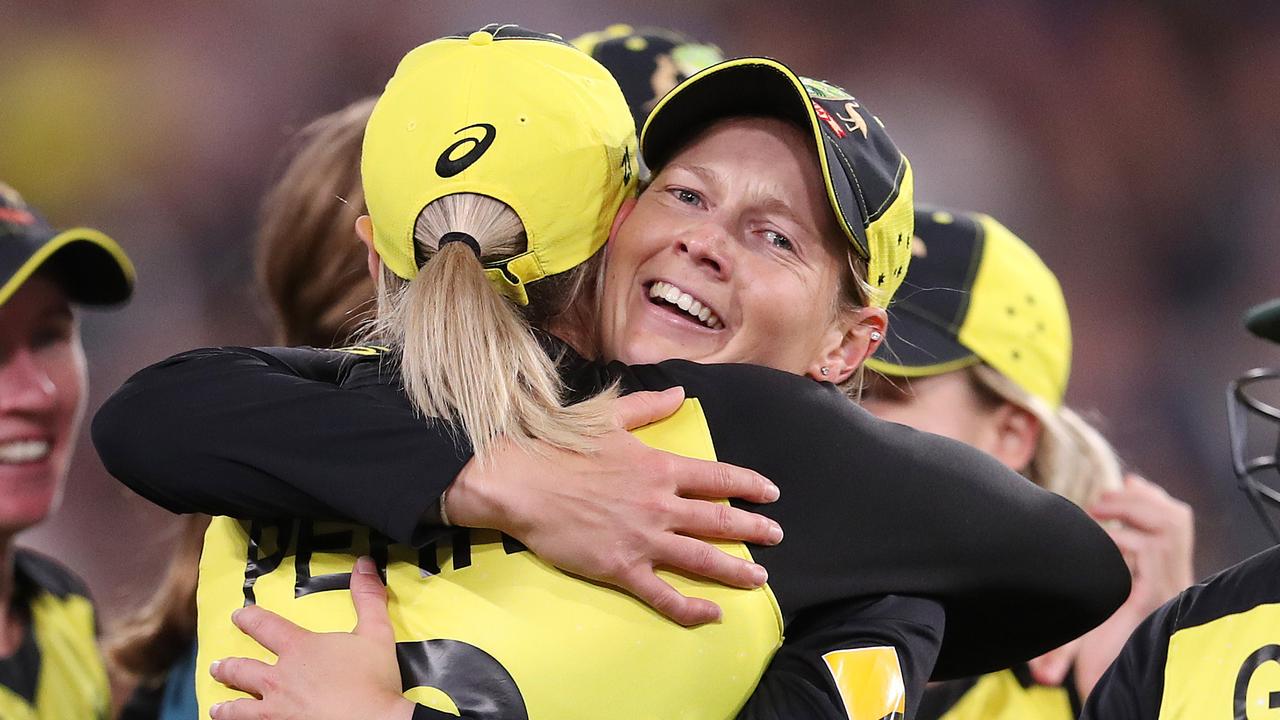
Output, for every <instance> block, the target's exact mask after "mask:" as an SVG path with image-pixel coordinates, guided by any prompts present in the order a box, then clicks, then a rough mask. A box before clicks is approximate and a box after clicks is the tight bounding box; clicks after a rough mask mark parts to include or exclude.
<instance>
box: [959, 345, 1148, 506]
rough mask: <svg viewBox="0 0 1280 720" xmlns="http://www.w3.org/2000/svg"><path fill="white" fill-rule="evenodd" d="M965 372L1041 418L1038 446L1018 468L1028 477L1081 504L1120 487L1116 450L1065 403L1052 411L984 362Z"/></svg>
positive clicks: (984, 386) (1120, 474)
mask: <svg viewBox="0 0 1280 720" xmlns="http://www.w3.org/2000/svg"><path fill="white" fill-rule="evenodd" d="M969 372H971V373H972V374H973V378H974V380H975V381H976V382H977V383H978V385H979V387H982V388H984V389H986V390H987V391H989V392H991V393H992V394H994V395H996V396H997V397H1000V398H1002V399H1004V400H1007V401H1009V402H1011V403H1013V404H1015V405H1018V406H1019V407H1022V408H1026V410H1027V411H1028V412H1030V413H1031V414H1032V415H1034V416H1035V417H1036V419H1038V420H1039V421H1040V424H1041V426H1042V427H1043V430H1042V432H1041V435H1040V444H1039V446H1038V447H1037V448H1036V454H1035V456H1034V457H1033V458H1032V459H1031V464H1030V465H1029V466H1028V467H1027V468H1026V470H1025V471H1024V472H1023V474H1024V475H1025V476H1026V477H1027V478H1028V479H1029V480H1031V481H1032V482H1034V483H1035V484H1037V485H1039V486H1040V487H1042V488H1044V489H1045V490H1048V491H1050V492H1053V493H1056V494H1058V495H1061V496H1062V497H1065V498H1066V499H1068V500H1070V501H1071V502H1073V503H1075V504H1076V505H1079V506H1081V507H1087V506H1088V505H1090V504H1092V503H1093V502H1094V501H1095V500H1097V498H1098V495H1099V494H1100V493H1102V492H1103V491H1104V490H1117V489H1119V488H1120V487H1121V486H1122V485H1123V472H1122V470H1121V467H1120V459H1119V457H1118V456H1117V455H1116V451H1115V449H1114V448H1113V447H1112V446H1111V443H1109V442H1107V440H1106V438H1104V437H1103V436H1102V433H1100V432H1098V431H1097V430H1096V429H1094V428H1093V426H1091V425H1090V424H1089V423H1088V422H1086V421H1085V419H1084V418H1082V417H1080V415H1078V414H1077V413H1076V412H1075V411H1073V410H1071V409H1070V408H1068V407H1066V406H1062V407H1059V408H1057V409H1056V410H1055V409H1054V408H1052V407H1050V406H1049V405H1048V404H1047V403H1045V402H1044V401H1043V400H1040V399H1039V398H1037V397H1035V396H1033V395H1031V394H1030V393H1028V392H1027V391H1026V390H1023V389H1022V388H1021V387H1019V386H1018V385H1017V384H1016V383H1014V382H1013V381H1012V380H1010V379H1009V378H1007V377H1005V376H1004V375H1001V374H1000V373H999V372H997V371H996V370H994V369H992V368H991V367H989V366H987V365H975V366H973V367H972V368H970V370H969Z"/></svg>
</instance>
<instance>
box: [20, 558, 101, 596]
mask: <svg viewBox="0 0 1280 720" xmlns="http://www.w3.org/2000/svg"><path fill="white" fill-rule="evenodd" d="M14 569H15V571H16V573H17V576H18V578H19V579H20V582H22V583H23V584H25V585H26V589H27V591H28V592H32V593H33V592H46V593H49V594H50V595H53V596H54V597H57V598H58V599H61V600H65V599H66V598H68V597H70V596H72V595H78V596H80V597H83V598H89V597H90V596H89V589H88V587H87V586H86V585H85V583H84V581H83V580H81V579H80V577H79V576H77V575H76V574H75V573H73V572H72V571H71V570H70V569H68V568H67V567H66V566H65V565H63V564H62V563H60V562H58V561H57V560H54V559H53V558H51V557H48V556H47V555H43V554H41V553H39V552H36V551H35V550H31V549H29V548H19V549H18V551H17V553H16V554H15V555H14Z"/></svg>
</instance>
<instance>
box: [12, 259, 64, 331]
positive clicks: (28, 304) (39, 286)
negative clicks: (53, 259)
mask: <svg viewBox="0 0 1280 720" xmlns="http://www.w3.org/2000/svg"><path fill="white" fill-rule="evenodd" d="M71 314H72V313H71V300H70V299H69V298H68V297H67V293H66V291H65V290H63V289H62V285H61V284H60V283H59V282H58V281H56V280H55V279H53V278H51V277H49V276H48V275H47V274H46V273H44V272H38V273H36V274H35V275H33V276H31V278H29V279H28V280H27V281H26V282H24V283H22V285H21V286H20V287H19V288H18V290H17V292H15V293H14V294H13V295H12V296H10V297H9V299H8V300H6V301H5V303H4V304H3V305H0V331H3V330H4V329H8V328H14V327H16V326H17V325H18V324H20V323H30V322H38V321H40V320H42V319H45V318H49V317H57V316H70V315H71Z"/></svg>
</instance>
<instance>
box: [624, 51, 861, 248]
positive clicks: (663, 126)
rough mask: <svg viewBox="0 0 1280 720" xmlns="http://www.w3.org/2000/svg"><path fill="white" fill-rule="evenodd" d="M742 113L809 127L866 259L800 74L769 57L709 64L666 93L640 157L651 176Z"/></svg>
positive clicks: (835, 202) (842, 215) (856, 219)
mask: <svg viewBox="0 0 1280 720" xmlns="http://www.w3.org/2000/svg"><path fill="white" fill-rule="evenodd" d="M743 115H757V116H764V117H776V118H779V119H781V120H786V121H789V122H793V123H796V124H797V125H799V126H800V127H801V128H808V129H809V134H810V135H811V136H812V138H813V142H814V148H815V150H816V151H817V152H816V153H815V155H816V157H817V160H818V164H819V166H820V167H821V170H822V178H823V184H824V185H825V186H826V190H827V194H828V200H829V201H830V203H831V208H832V210H833V211H834V213H835V215H836V218H837V220H838V221H839V223H840V225H841V227H842V228H843V229H844V231H845V234H846V235H847V236H848V237H849V240H850V241H851V242H852V243H853V245H854V247H855V248H856V249H857V251H858V254H859V255H861V256H862V257H863V258H868V257H870V254H869V251H868V247H867V240H866V231H865V229H864V228H863V225H862V210H861V209H860V208H859V206H858V204H857V202H858V201H857V195H856V193H855V191H854V188H853V186H852V185H851V184H850V181H849V177H848V175H847V174H846V173H844V172H832V170H831V168H832V166H833V165H834V166H835V167H837V168H838V167H840V164H839V157H840V151H839V148H837V147H835V146H834V145H833V144H832V143H831V141H830V140H829V139H828V138H827V137H826V135H825V134H824V132H823V130H822V126H821V125H820V121H819V120H818V117H817V114H816V113H815V112H814V108H813V102H812V100H810V98H809V94H808V91H806V90H805V87H804V83H802V82H801V80H800V78H799V76H797V75H796V74H795V73H794V72H792V71H791V70H790V69H789V68H788V67H787V66H786V65H783V64H782V63H780V62H778V61H776V60H772V59H769V58H738V59H736V60H728V61H725V62H722V63H720V64H718V65H712V66H711V67H709V68H706V69H705V70H702V71H701V72H699V73H697V74H695V75H693V76H691V77H690V78H689V79H687V80H685V81H684V82H683V83H681V84H680V85H678V86H676V88H675V89H674V90H672V91H671V92H670V93H667V95H666V96H665V97H663V98H662V100H661V101H659V102H658V104H657V106H655V107H654V109H653V112H651V113H649V117H648V119H647V120H646V121H645V124H644V129H643V130H642V131H641V135H640V154H641V156H642V157H643V158H644V161H645V164H646V165H647V166H648V167H650V168H652V169H653V171H654V172H658V171H659V170H661V168H662V167H663V166H665V165H666V164H667V162H668V161H669V160H671V158H672V157H673V156H674V155H675V154H676V153H677V152H679V150H680V149H681V148H683V147H684V146H685V144H687V143H688V142H689V140H691V139H692V138H693V136H694V135H696V134H697V133H699V132H701V131H702V130H703V129H705V128H706V127H707V126H708V125H710V124H712V123H714V122H715V121H717V120H722V119H724V118H730V117H738V116H743Z"/></svg>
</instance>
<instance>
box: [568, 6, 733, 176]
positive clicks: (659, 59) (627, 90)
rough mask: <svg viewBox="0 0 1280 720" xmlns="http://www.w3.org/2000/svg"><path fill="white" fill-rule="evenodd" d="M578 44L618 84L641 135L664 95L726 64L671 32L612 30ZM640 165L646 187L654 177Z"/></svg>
mask: <svg viewBox="0 0 1280 720" xmlns="http://www.w3.org/2000/svg"><path fill="white" fill-rule="evenodd" d="M573 44H574V46H575V47H577V48H578V49H579V50H582V51H583V52H585V53H587V54H588V55H590V56H591V57H593V58H595V60H596V62H598V63H600V64H601V65H603V66H605V69H607V70H608V71H609V74H610V75H613V79H614V80H617V81H618V86H619V87H620V88H621V89H622V96H623V97H624V98H626V100H627V107H629V108H631V117H632V118H633V119H634V120H635V122H636V133H637V134H639V133H640V130H641V129H643V128H644V121H645V118H647V117H649V113H651V112H653V109H654V108H655V107H657V105H658V101H659V100H661V99H662V97H663V96H664V95H666V94H667V93H669V92H671V91H672V89H674V88H675V86H676V85H679V84H680V83H682V82H684V81H685V80H687V79H688V78H689V76H690V75H693V74H694V73H696V72H698V71H699V70H702V69H703V68H708V67H711V66H712V65H715V64H716V63H718V62H722V61H724V53H723V52H722V51H721V50H720V48H718V47H716V46H715V45H712V44H710V43H704V42H698V41H697V40H694V39H692V38H690V37H688V36H687V35H685V34H684V33H681V32H679V31H676V30H668V29H666V28H653V27H640V28H634V27H632V26H630V25H623V24H618V25H610V26H609V27H607V28H605V29H604V30H600V31H598V32H592V33H587V34H585V35H582V36H580V37H577V38H574V40H573ZM640 160H641V162H640V175H641V180H642V181H643V179H644V178H646V177H648V174H649V173H648V168H646V167H645V165H644V158H641V159H640Z"/></svg>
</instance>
